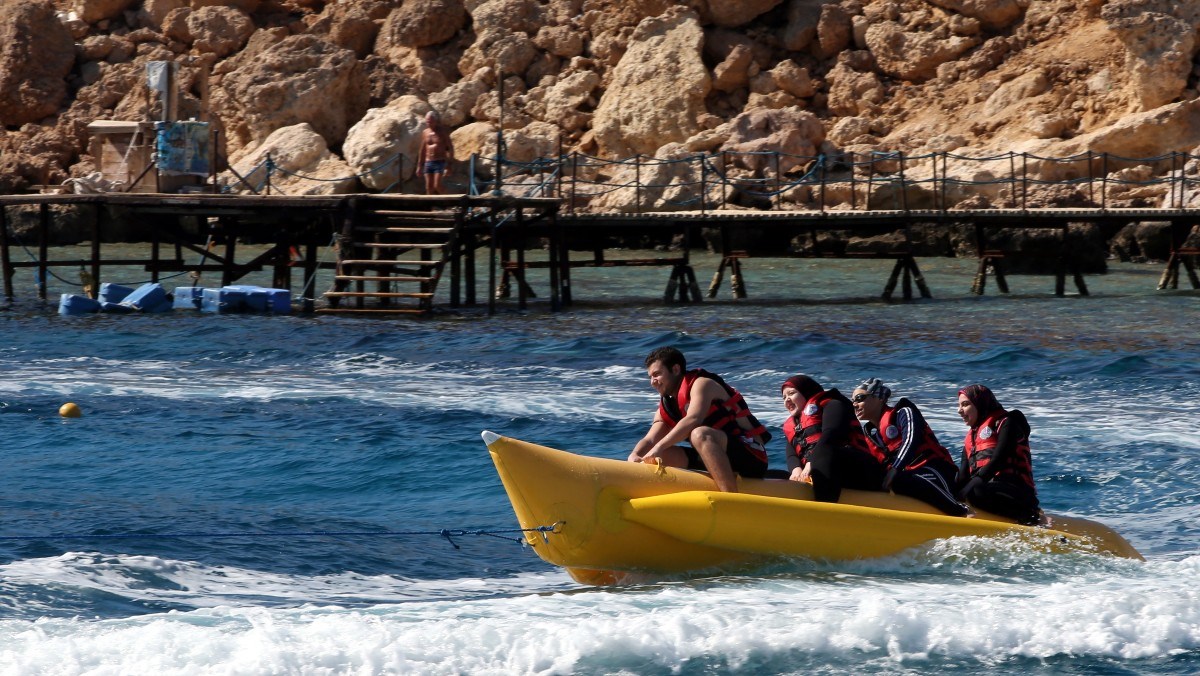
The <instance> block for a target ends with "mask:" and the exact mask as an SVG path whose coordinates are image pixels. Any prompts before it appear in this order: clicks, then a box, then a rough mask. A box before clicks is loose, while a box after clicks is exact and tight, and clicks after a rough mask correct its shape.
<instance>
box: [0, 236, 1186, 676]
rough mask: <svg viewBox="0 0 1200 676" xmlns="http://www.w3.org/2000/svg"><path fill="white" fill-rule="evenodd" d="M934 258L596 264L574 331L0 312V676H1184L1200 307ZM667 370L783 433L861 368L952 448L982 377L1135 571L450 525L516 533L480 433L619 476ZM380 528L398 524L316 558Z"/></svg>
mask: <svg viewBox="0 0 1200 676" xmlns="http://www.w3.org/2000/svg"><path fill="white" fill-rule="evenodd" d="M885 263H886V262H885ZM922 264H923V267H924V268H925V271H926V274H927V277H928V278H929V280H930V282H931V284H932V286H933V288H934V292H935V295H936V296H937V297H936V298H935V299H933V300H925V301H919V302H914V303H884V302H881V301H878V300H875V296H876V295H877V294H878V292H879V290H880V287H881V286H882V281H883V279H884V277H885V276H886V273H887V269H886V268H884V267H870V266H869V265H864V264H857V267H855V264H853V263H850V262H845V261H822V262H811V261H810V262H800V261H748V262H747V284H748V286H749V290H750V293H751V298H750V299H748V300H747V301H732V300H729V298H728V292H727V288H726V290H725V291H723V293H722V294H721V295H720V298H719V299H718V300H717V301H715V302H707V303H704V304H701V305H699V306H683V307H681V306H664V305H662V304H661V302H660V301H659V300H658V297H659V296H660V294H661V287H662V285H663V284H664V283H665V278H666V273H665V271H664V270H662V269H653V270H626V271H620V272H615V271H612V270H608V271H605V270H579V271H576V273H575V277H574V288H575V295H576V298H577V299H578V300H579V301H580V302H579V303H578V304H577V305H576V307H575V308H574V309H573V310H571V311H569V312H564V313H549V312H547V311H546V310H545V306H544V303H545V301H544V298H543V299H539V300H537V301H535V303H534V305H533V306H532V307H531V309H530V310H528V311H527V312H518V311H515V310H514V309H513V307H512V303H511V302H509V303H506V304H503V305H502V306H501V311H500V312H499V313H498V314H497V315H496V316H493V317H487V316H485V315H484V314H482V313H480V312H476V311H470V312H462V313H445V314H441V315H438V316H436V317H434V318H432V319H426V320H415V321H414V320H376V319H355V318H347V317H330V316H316V317H303V316H282V317H257V316H213V315H198V314H194V313H185V312H176V313H173V314H169V315H155V316H89V317H75V318H72V317H60V316H58V315H56V314H54V308H53V307H42V306H40V305H38V304H37V303H35V302H32V301H29V300H28V299H27V298H26V299H24V300H22V301H21V302H19V303H17V304H16V305H15V306H14V307H13V308H12V309H10V310H8V311H4V312H0V430H2V432H3V450H4V452H3V467H2V469H0V537H2V538H4V539H2V540H0V673H11V674H18V673H19V674H31V673H47V674H84V673H86V674H263V673H289V674H290V673H302V674H347V673H350V674H390V673H422V674H423V673H430V674H460V673H472V674H509V673H543V674H567V673H581V674H610V673H622V674H702V673H717V672H726V671H732V672H741V673H806V674H812V673H818V674H819V673H846V672H876V673H925V672H930V671H937V672H942V673H963V674H967V673H970V674H976V673H996V674H1000V673H1015V672H1029V671H1033V672H1041V673H1106V674H1107V673H1138V674H1141V673H1195V672H1197V671H1200V592H1198V591H1197V587H1196V582H1195V581H1196V580H1197V579H1198V578H1200V544H1198V542H1200V540H1198V538H1200V506H1198V504H1197V503H1198V501H1200V498H1198V497H1197V496H1198V495H1200V469H1198V466H1200V463H1197V459H1198V458H1200V441H1198V439H1200V437H1198V436H1197V434H1196V433H1195V430H1196V427H1197V424H1198V423H1197V420H1200V415H1198V414H1200V338H1198V336H1197V326H1198V322H1197V317H1198V312H1200V296H1198V295H1197V294H1196V293H1193V292H1182V291H1181V292H1158V291H1155V290H1154V283H1155V282H1156V281H1157V275H1158V272H1159V269H1157V268H1154V267H1152V266H1131V265H1117V266H1114V272H1113V273H1112V274H1109V275H1106V276H1103V277H1089V278H1088V281H1089V285H1090V286H1091V290H1092V292H1093V294H1094V295H1092V296H1091V297H1086V298H1084V297H1078V296H1068V297H1066V298H1056V297H1054V296H1053V295H1052V293H1051V292H1052V290H1053V281H1052V280H1051V279H1049V278H1045V277H1019V278H1013V279H1011V280H1010V283H1011V284H1012V286H1013V289H1014V294H1013V296H1011V297H1000V296H994V295H988V296H984V297H973V296H970V295H969V294H968V293H966V290H967V288H968V287H969V284H970V266H969V262H963V261H950V260H946V261H930V262H928V263H926V262H924V261H922ZM713 269H715V264H714V261H713V260H712V259H711V258H705V257H698V260H697V272H698V274H700V275H701V277H702V278H703V277H704V276H705V275H706V274H710V273H711V270H713ZM706 271H707V272H706ZM534 281H535V288H538V284H537V283H536V280H534ZM705 281H707V280H705ZM543 288H544V287H543ZM57 290H59V289H52V291H57ZM26 294H27V295H28V291H26ZM543 296H544V294H543ZM665 344H673V345H676V346H678V347H680V348H681V349H682V350H683V351H684V352H685V353H686V354H687V356H688V357H689V360H690V362H691V363H693V364H695V365H702V366H704V367H705V368H708V369H710V370H712V371H715V372H718V373H721V374H722V375H724V376H725V377H726V378H727V379H728V380H729V381H730V382H731V383H732V384H734V385H735V386H736V387H738V388H739V389H740V390H741V391H742V392H743V393H744V394H745V395H746V397H747V399H748V400H749V402H750V405H751V406H752V407H753V409H754V410H755V411H756V412H757V413H758V414H760V417H762V418H763V419H764V420H765V421H769V422H770V423H771V424H774V425H778V424H779V423H780V422H781V421H782V418H783V409H782V407H781V405H780V402H779V401H778V384H779V382H780V381H782V380H783V379H784V378H785V377H787V376H788V375H791V374H793V373H796V372H801V371H802V372H806V373H809V374H810V375H813V376H814V377H816V378H817V379H819V380H820V381H822V382H823V383H825V384H826V385H828V386H837V387H840V388H843V389H849V388H851V387H853V386H854V385H855V384H856V383H857V382H859V381H860V380H862V379H863V378H865V377H868V376H878V377H880V378H883V379H884V380H885V381H887V382H888V383H890V384H891V386H892V387H893V389H894V390H895V391H896V393H897V394H902V395H904V396H908V397H910V398H911V399H913V400H914V401H915V402H917V403H918V404H919V405H920V406H921V408H922V410H923V411H924V413H925V414H926V416H927V418H928V419H929V420H930V422H931V424H932V426H933V427H934V429H935V431H936V432H937V433H938V434H939V436H940V437H941V438H942V440H943V442H944V443H946V444H947V445H949V446H953V445H955V444H958V443H960V442H961V438H962V434H963V427H962V423H961V421H959V420H958V418H957V416H956V415H955V414H954V399H955V392H956V390H957V388H958V387H959V386H962V385H965V384H968V383H971V382H976V381H980V382H986V383H988V384H989V385H991V386H992V388H993V389H994V390H995V391H996V393H997V394H998V396H999V397H1000V399H1001V401H1002V402H1004V403H1005V404H1006V405H1007V406H1009V407H1016V408H1020V409H1021V410H1023V411H1024V412H1025V413H1026V414H1027V415H1028V417H1029V419H1030V421H1031V424H1032V426H1033V430H1034V433H1033V447H1034V458H1035V472H1036V474H1037V479H1038V490H1039V493H1040V495H1041V497H1042V502H1043V506H1044V507H1045V508H1046V509H1047V511H1050V512H1056V513H1062V514H1072V515H1078V516H1084V517H1088V518H1093V519H1097V520H1100V521H1102V522H1104V523H1106V524H1108V525H1110V526H1112V527H1113V528H1114V529H1116V530H1117V531H1118V532H1120V533H1121V534H1123V535H1124V536H1125V537H1126V538H1127V539H1128V540H1129V541H1130V542H1131V543H1133V544H1134V546H1136V547H1137V548H1138V549H1139V550H1140V551H1141V552H1143V553H1144V554H1145V556H1146V561H1145V562H1136V561H1129V560H1116V559H1112V558H1105V557H1097V556H1090V555H1084V554H1070V555H1052V554H1044V553H1039V552H1034V551H1026V550H1023V549H1021V548H1020V547H1003V548H999V549H998V548H997V547H996V546H995V545H994V544H989V543H986V542H979V541H972V540H961V541H959V540H951V541H944V542H937V543H933V544H930V545H928V546H926V547H923V548H921V549H918V550H913V551H910V552H906V553H904V554H902V555H899V556H895V557H890V558H887V559H882V560H874V561H864V562H853V563H828V562H814V561H803V560H800V561H789V562H779V563H775V564H771V565H769V566H766V567H764V568H762V569H760V570H751V571H739V572H738V573H737V574H736V575H732V574H726V575H708V576H700V577H694V578H687V579H678V578H676V579H665V580H657V581H656V580H651V581H647V582H646V583H644V584H638V585H634V586H627V587H616V588H590V587H584V586H581V585H578V584H576V583H574V582H573V581H572V580H571V579H570V578H569V577H568V576H567V575H566V574H565V573H564V572H562V571H561V570H558V569H556V568H554V567H552V566H549V565H548V564H546V563H544V562H542V561H541V560H540V559H539V558H537V556H536V555H535V554H534V553H533V552H532V551H531V550H530V549H528V548H523V547H521V546H519V545H518V544H516V543H515V542H513V541H512V540H510V539H505V538H504V537H488V536H461V537H454V538H453V542H451V541H448V540H447V539H446V538H443V537H440V536H439V535H437V534H436V533H437V532H438V531H440V530H441V529H447V528H448V529H459V528H460V529H468V530H477V529H482V530H493V531H503V530H506V529H513V528H515V527H516V520H515V517H514V516H513V514H512V511H511V508H510V506H509V504H508V502H507V499H506V497H505V494H504V491H503V488H502V487H501V485H500V482H499V479H498V478H497V476H496V473H495V471H494V469H493V467H492V466H491V461H490V459H489V457H488V454H487V453H486V451H485V449H484V446H483V443H482V442H481V440H480V436H479V433H480V431H481V430H485V429H490V430H493V431H495V432H498V433H500V434H504V435H508V436H513V437H518V438H523V439H527V440H529V441H534V442H537V443H541V444H545V445H549V446H555V447H560V448H566V449H571V450H576V451H580V452H586V453H590V454H594V455H599V456H605V457H613V458H622V457H624V456H625V455H626V454H627V452H628V449H629V448H630V447H631V446H632V444H633V443H634V441H636V439H637V438H639V437H640V436H641V435H642V434H643V433H644V431H645V428H646V426H647V424H648V423H649V420H650V417H651V415H652V413H653V409H654V406H655V399H654V394H653V392H652V390H650V388H649V386H648V383H647V382H646V378H645V372H644V369H643V368H642V366H641V364H642V359H643V357H644V355H645V354H646V353H647V352H648V351H649V350H650V349H652V348H654V347H657V346H659V345H665ZM66 401H72V402H76V403H78V404H79V405H80V407H81V408H82V410H83V412H84V414H83V417H81V418H77V419H64V418H60V417H59V416H58V408H59V406H60V405H61V404H62V403H63V402H66ZM772 453H773V456H772V458H773V461H775V462H776V464H781V459H782V445H780V444H779V442H778V441H776V442H774V448H773V449H772ZM382 531H388V532H393V533H396V532H400V533H409V534H407V535H376V536H370V535H302V534H303V533H317V532H320V533H365V532H382ZM248 534H257V535H248ZM105 535H107V536H121V537H107V538H106V537H99V536H105ZM500 535H505V534H503V533H501V534H500ZM165 536H177V537H165Z"/></svg>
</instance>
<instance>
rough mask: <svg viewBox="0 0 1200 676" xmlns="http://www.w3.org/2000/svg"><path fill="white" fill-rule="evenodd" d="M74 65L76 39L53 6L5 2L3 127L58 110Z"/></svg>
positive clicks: (1, 28)
mask: <svg viewBox="0 0 1200 676" xmlns="http://www.w3.org/2000/svg"><path fill="white" fill-rule="evenodd" d="M74 62H75V44H74V40H73V39H72V38H71V33H70V32H69V31H68V30H67V29H66V27H64V26H63V24H62V23H61V22H59V20H58V19H57V18H56V17H55V16H54V6H53V5H52V4H50V3H49V2H29V0H0V126H3V127H17V126H20V125H22V124H25V123H26V122H36V121H38V120H40V119H42V118H43V117H46V116H49V115H53V114H54V113H55V112H57V111H58V108H59V106H60V105H62V104H63V103H64V101H65V99H66V96H67V81H66V77H67V73H69V72H70V71H71V66H72V64H74Z"/></svg>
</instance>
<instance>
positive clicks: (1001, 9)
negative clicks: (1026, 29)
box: [929, 0, 1021, 31]
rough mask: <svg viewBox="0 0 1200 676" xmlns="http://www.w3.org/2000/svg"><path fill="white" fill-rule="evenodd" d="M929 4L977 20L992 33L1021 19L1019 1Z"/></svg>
mask: <svg viewBox="0 0 1200 676" xmlns="http://www.w3.org/2000/svg"><path fill="white" fill-rule="evenodd" d="M929 3H930V4H932V5H937V6H938V7H943V8H945V9H948V10H951V11H953V12H957V13H959V14H962V15H964V16H968V17H971V18H972V19H976V20H977V21H979V23H981V24H983V25H984V27H986V28H987V29H988V30H991V31H997V30H1000V29H1002V28H1006V27H1008V26H1009V25H1011V24H1012V23H1013V22H1014V21H1016V20H1017V19H1019V18H1020V17H1021V3H1020V2H1019V0H929Z"/></svg>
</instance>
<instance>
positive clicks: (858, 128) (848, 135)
mask: <svg viewBox="0 0 1200 676" xmlns="http://www.w3.org/2000/svg"><path fill="white" fill-rule="evenodd" d="M870 133H871V120H870V119H869V118H866V117H843V118H841V119H840V120H838V121H837V122H836V123H834V125H833V128H831V129H830V130H829V134H828V135H827V138H828V139H829V140H830V141H832V142H833V143H835V144H837V145H839V146H847V145H850V144H851V143H854V142H855V139H857V138H859V137H861V136H867V135H869V134H870Z"/></svg>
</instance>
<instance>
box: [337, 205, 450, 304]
mask: <svg viewBox="0 0 1200 676" xmlns="http://www.w3.org/2000/svg"><path fill="white" fill-rule="evenodd" d="M457 219H458V216H457V214H456V212H454V211H438V210H430V211H402V210H397V209H361V210H359V211H358V212H357V213H355V214H351V215H350V217H349V218H348V219H347V222H346V226H345V227H344V228H343V230H342V234H341V236H340V237H339V238H338V260H337V269H336V271H335V273H334V278H333V288H332V289H331V290H330V291H327V292H326V293H325V298H326V300H327V301H328V303H329V305H328V307H326V308H322V309H320V310H319V312H322V313H325V312H328V313H344V314H355V313H360V314H426V313H429V312H431V311H432V310H433V296H434V292H435V291H436V290H437V283H438V280H439V279H441V276H442V271H443V269H444V268H445V266H446V262H447V261H448V260H450V256H451V255H452V252H453V250H454V243H455V237H456V234H457V225H458V222H457Z"/></svg>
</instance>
